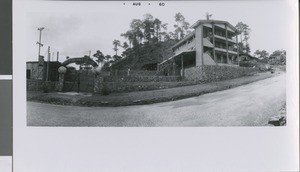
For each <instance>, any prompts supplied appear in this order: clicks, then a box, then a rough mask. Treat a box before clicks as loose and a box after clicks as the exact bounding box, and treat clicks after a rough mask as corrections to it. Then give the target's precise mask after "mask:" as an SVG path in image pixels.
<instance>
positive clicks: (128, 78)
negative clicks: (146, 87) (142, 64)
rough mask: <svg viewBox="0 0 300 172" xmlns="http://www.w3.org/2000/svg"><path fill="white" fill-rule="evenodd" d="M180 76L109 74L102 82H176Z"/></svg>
mask: <svg viewBox="0 0 300 172" xmlns="http://www.w3.org/2000/svg"><path fill="white" fill-rule="evenodd" d="M180 80H181V77H180V76H109V77H104V82H178V81H180Z"/></svg>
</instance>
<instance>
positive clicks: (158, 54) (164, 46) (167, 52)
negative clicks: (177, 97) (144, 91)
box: [111, 39, 176, 70]
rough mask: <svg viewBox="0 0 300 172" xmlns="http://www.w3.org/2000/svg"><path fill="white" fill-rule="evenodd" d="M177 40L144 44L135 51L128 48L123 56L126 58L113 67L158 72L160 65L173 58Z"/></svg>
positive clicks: (112, 67)
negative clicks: (173, 47) (157, 67)
mask: <svg viewBox="0 0 300 172" xmlns="http://www.w3.org/2000/svg"><path fill="white" fill-rule="evenodd" d="M175 43H176V41H175V40H172V39H170V40H168V41H165V42H159V43H156V44H143V45H139V46H138V47H135V48H133V49H131V48H128V49H127V50H126V51H125V52H124V53H123V54H126V57H125V58H123V59H121V60H120V61H118V62H117V63H115V64H113V65H112V66H111V69H113V70H115V69H118V70H127V69H129V68H130V69H131V70H156V66H157V64H158V63H160V62H162V61H163V60H165V59H167V58H169V57H171V56H172V55H173V51H172V50H171V47H172V46H173V45H174V44H175Z"/></svg>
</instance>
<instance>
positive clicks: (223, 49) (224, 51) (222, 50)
mask: <svg viewBox="0 0 300 172" xmlns="http://www.w3.org/2000/svg"><path fill="white" fill-rule="evenodd" d="M215 50H216V51H220V52H223V53H227V50H226V48H219V47H215ZM228 53H230V54H237V52H235V51H232V50H228Z"/></svg>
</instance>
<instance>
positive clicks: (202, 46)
mask: <svg viewBox="0 0 300 172" xmlns="http://www.w3.org/2000/svg"><path fill="white" fill-rule="evenodd" d="M201 29H202V34H201V49H202V57H201V61H202V63H201V64H202V66H203V65H204V45H203V39H204V29H203V25H202V26H201Z"/></svg>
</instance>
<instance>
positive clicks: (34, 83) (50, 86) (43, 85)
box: [26, 79, 59, 92]
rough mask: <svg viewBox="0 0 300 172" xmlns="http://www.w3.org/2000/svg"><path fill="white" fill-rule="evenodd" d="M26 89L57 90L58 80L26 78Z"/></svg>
mask: <svg viewBox="0 0 300 172" xmlns="http://www.w3.org/2000/svg"><path fill="white" fill-rule="evenodd" d="M26 87H27V91H47V92H50V91H58V89H59V82H58V81H47V82H45V81H42V80H35V79H27V82H26Z"/></svg>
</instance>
